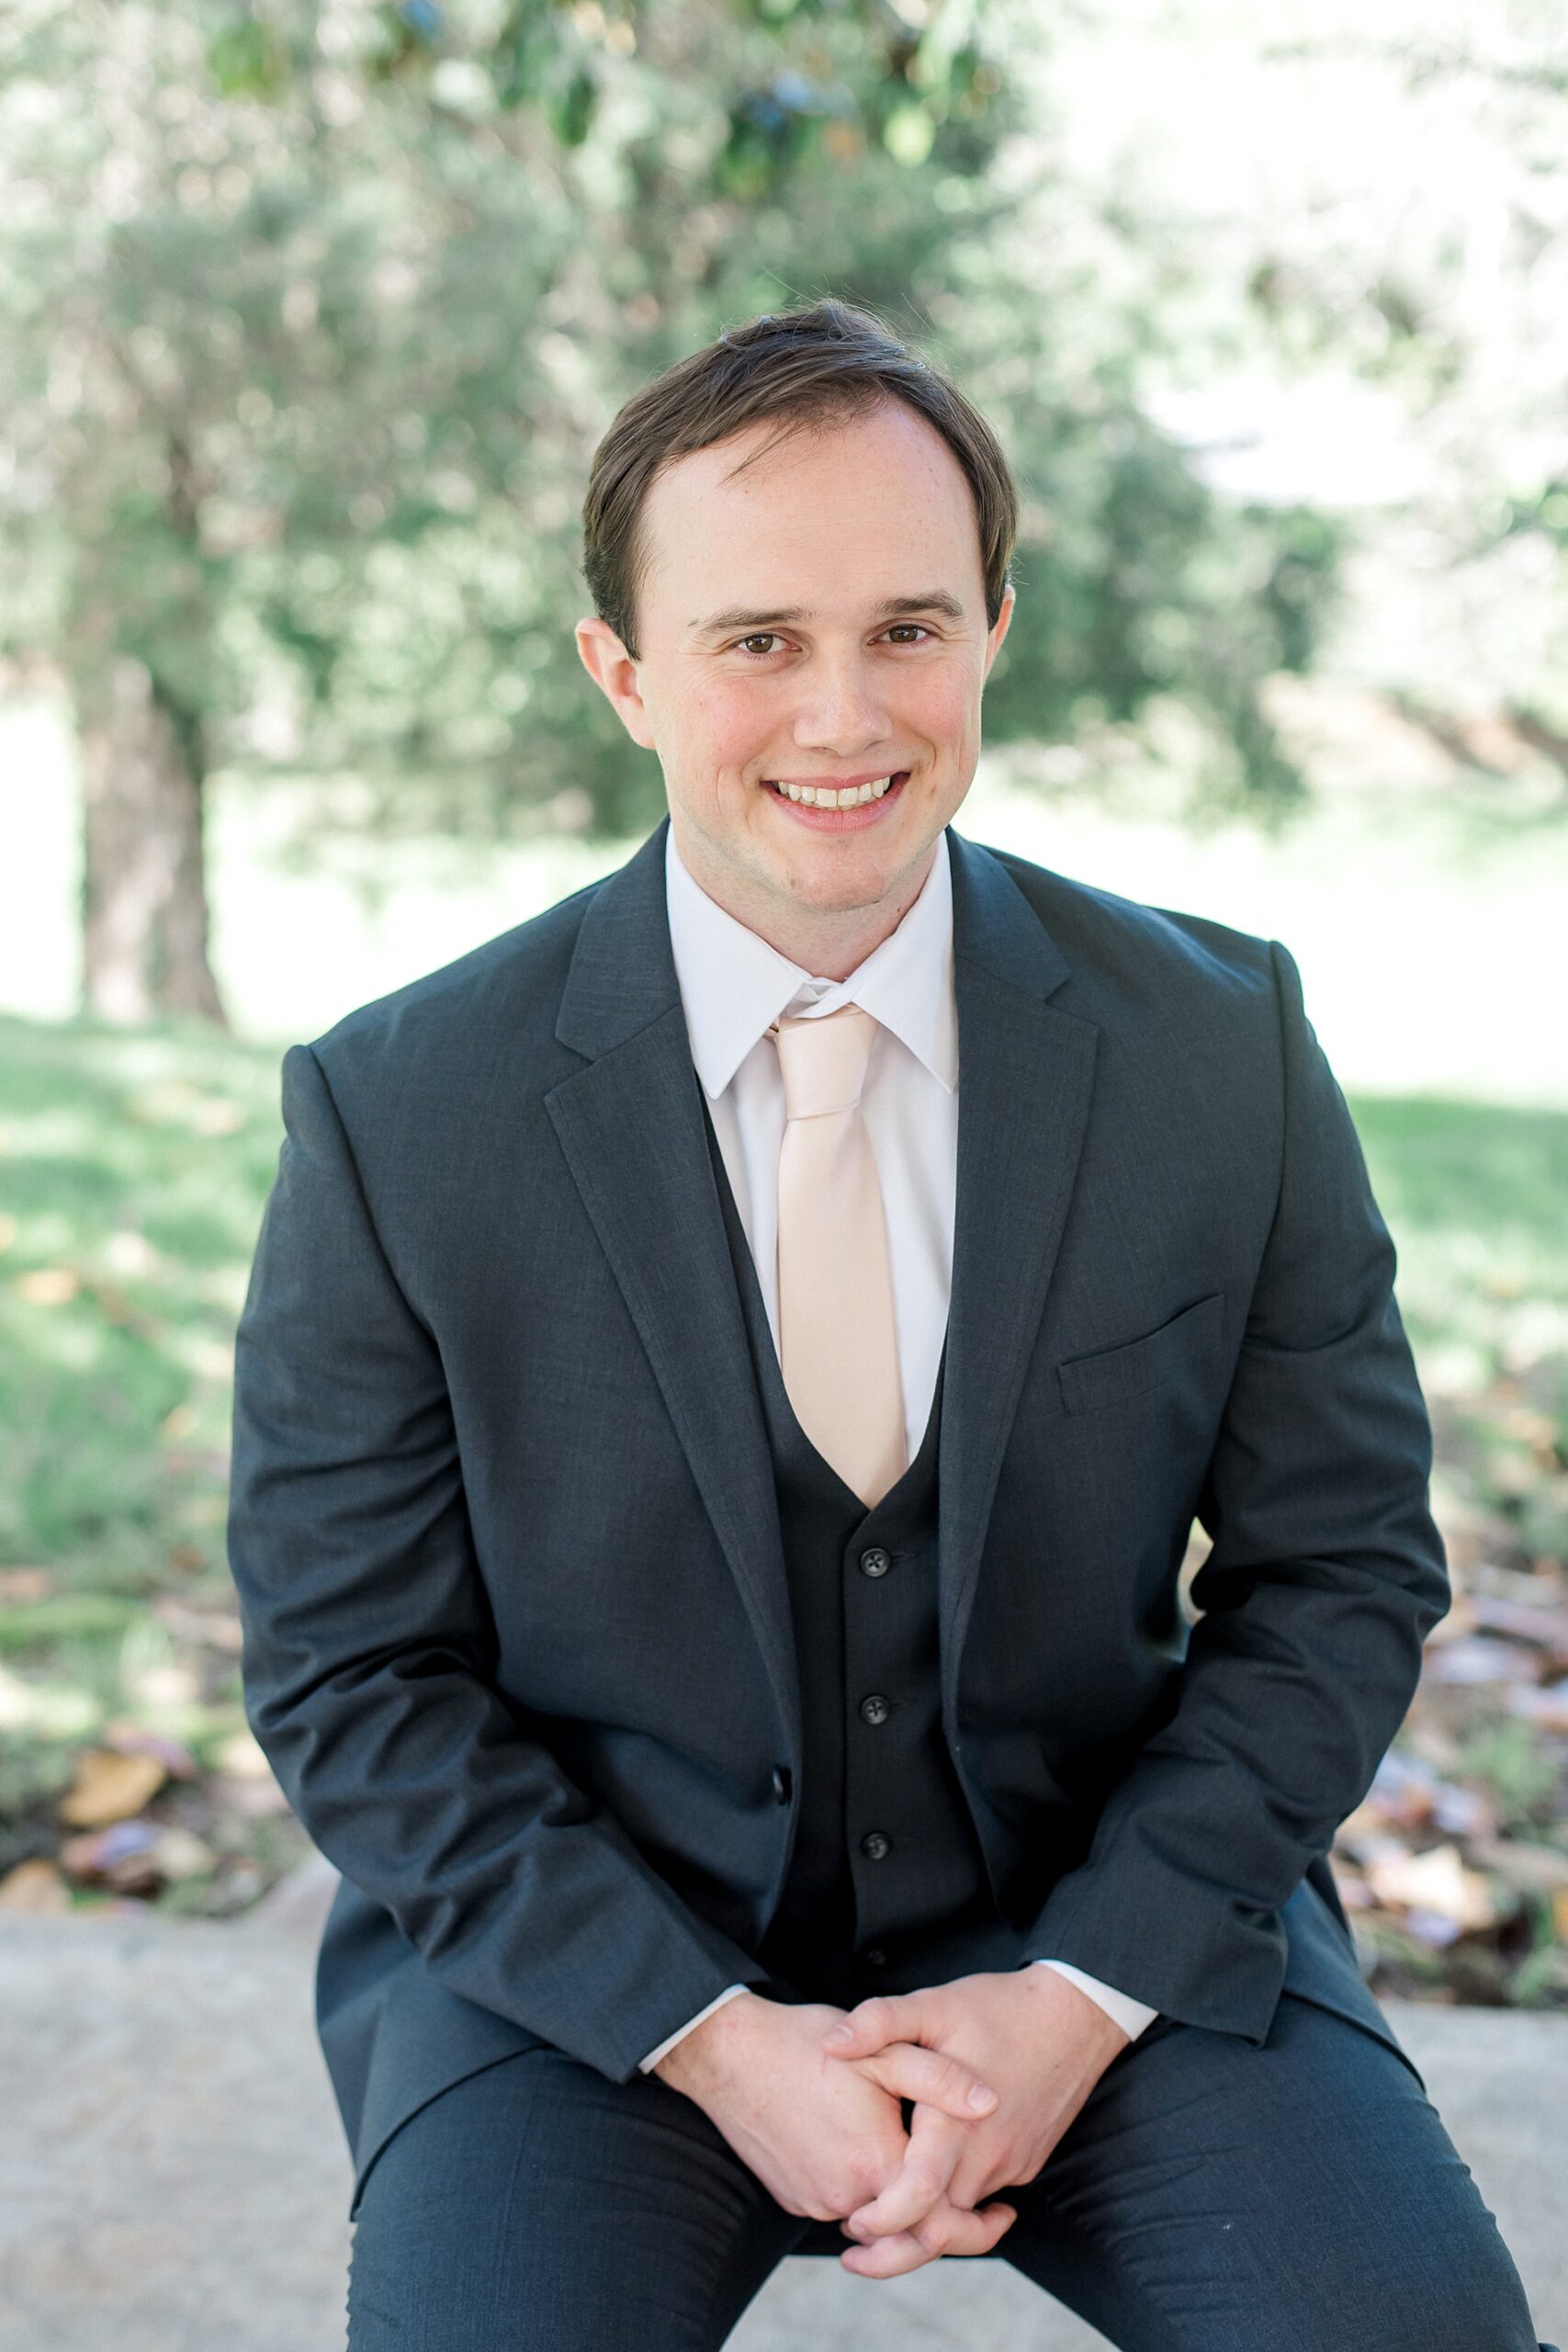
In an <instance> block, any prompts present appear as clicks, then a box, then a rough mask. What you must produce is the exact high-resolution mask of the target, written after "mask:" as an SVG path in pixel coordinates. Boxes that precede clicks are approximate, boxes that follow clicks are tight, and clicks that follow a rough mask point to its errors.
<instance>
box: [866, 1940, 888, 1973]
mask: <svg viewBox="0 0 1568 2352" xmlns="http://www.w3.org/2000/svg"><path fill="white" fill-rule="evenodd" d="M861 1958H862V1959H863V1961H864V1962H865V1964H866V1966H867V1967H868V1968H886V1965H887V1954H886V1952H885V1951H883V1949H882V1946H881V1945H880V1944H867V1946H866V1948H865V1950H864V1951H863V1952H862V1954H861Z"/></svg>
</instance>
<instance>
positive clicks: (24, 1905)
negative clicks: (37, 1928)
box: [0, 1859, 71, 1915]
mask: <svg viewBox="0 0 1568 2352" xmlns="http://www.w3.org/2000/svg"><path fill="white" fill-rule="evenodd" d="M70 1908H71V1890H70V1888H69V1887H68V1886H67V1885H66V1883H65V1881H64V1880H63V1879H62V1877H61V1875H60V1872H59V1871H58V1870H57V1869H56V1868H55V1866H54V1864H53V1863H52V1862H51V1861H48V1860H42V1859H39V1860H34V1861H30V1862H18V1863H17V1866H16V1868H15V1869H14V1870H9V1871H6V1875H5V1877H4V1878H0V1911H26V1912H32V1913H35V1914H49V1915H52V1914H54V1913H55V1912H59V1911H69V1910H70Z"/></svg>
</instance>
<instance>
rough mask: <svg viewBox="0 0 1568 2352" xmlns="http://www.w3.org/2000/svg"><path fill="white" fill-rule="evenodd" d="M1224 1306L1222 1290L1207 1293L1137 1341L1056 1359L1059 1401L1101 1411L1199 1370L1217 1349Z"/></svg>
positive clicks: (1084, 1410) (1069, 1407) (1075, 1409)
mask: <svg viewBox="0 0 1568 2352" xmlns="http://www.w3.org/2000/svg"><path fill="white" fill-rule="evenodd" d="M1223 1307H1224V1291H1218V1290H1216V1291H1211V1292H1210V1294H1209V1295H1208V1297H1207V1298H1200V1299H1195V1300H1194V1301H1193V1303H1192V1305H1191V1306H1184V1307H1183V1308H1182V1310H1181V1312H1180V1314H1179V1315H1173V1316H1172V1317H1171V1318H1170V1320H1169V1322H1168V1323H1162V1324H1160V1326H1159V1327H1158V1329H1156V1330H1153V1331H1145V1333H1144V1335H1143V1337H1142V1338H1141V1339H1137V1340H1122V1342H1121V1344H1120V1345H1119V1346H1117V1347H1114V1348H1100V1349H1099V1350H1097V1351H1096V1352H1095V1353H1094V1354H1093V1355H1089V1356H1074V1357H1073V1358H1072V1359H1071V1360H1070V1361H1069V1362H1068V1363H1059V1364H1058V1365H1057V1366H1056V1378H1057V1380H1058V1382H1059V1383H1060V1385H1061V1390H1062V1402H1063V1405H1064V1406H1065V1407H1066V1410H1067V1411H1068V1412H1069V1413H1098V1412H1102V1411H1103V1410H1104V1409H1105V1408H1106V1407H1107V1406H1108V1405H1124V1404H1126V1403H1128V1402H1129V1401H1130V1399H1132V1398H1133V1397H1144V1396H1146V1395H1147V1394H1148V1392H1149V1391H1150V1390H1151V1389H1154V1388H1162V1387H1163V1386H1164V1385H1165V1384H1166V1382H1167V1381H1168V1380H1172V1379H1174V1378H1175V1377H1176V1375H1177V1374H1178V1373H1179V1372H1182V1371H1184V1370H1188V1369H1201V1367H1202V1366H1203V1364H1204V1363H1207V1362H1208V1360H1209V1359H1210V1358H1211V1356H1212V1355H1213V1351H1215V1350H1216V1349H1217V1348H1218V1345H1219V1340H1220V1329H1221V1323H1222V1313H1221V1310H1222V1308H1223Z"/></svg>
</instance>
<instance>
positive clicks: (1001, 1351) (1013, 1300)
mask: <svg viewBox="0 0 1568 2352" xmlns="http://www.w3.org/2000/svg"><path fill="white" fill-rule="evenodd" d="M948 847H949V852H950V855H951V860H952V869H953V984H954V990H955V994H956V999H957V1012H958V1171H957V1201H956V1208H955V1215H954V1231H953V1294H952V1300H951V1304H950V1306H949V1309H948V1325H947V1373H946V1385H945V1393H944V1395H943V1399H942V1452H941V1454H940V1457H939V1462H940V1493H941V1500H940V1535H939V1576H940V1582H941V1609H942V1720H943V1723H944V1724H945V1727H946V1730H947V1735H948V1738H949V1741H950V1742H951V1743H953V1745H954V1746H956V1744H957V1740H958V1736H959V1731H958V1699H957V1691H958V1660H959V1656H960V1653H961V1651H962V1649H963V1645H964V1631H965V1628H966V1627H967V1624H968V1622H969V1611H970V1608H971V1606H972V1605H973V1601H974V1594H975V1578H976V1568H977V1567H978V1565H979V1560H980V1554H981V1548H982V1545H983V1544H984V1541H985V1535H986V1528H987V1522H988V1521H989V1518H990V1512H991V1502H992V1498H993V1497H994V1495H995V1493H996V1487H997V1478H998V1472H999V1470H1000V1468H1001V1461H1002V1454H1003V1451H1004V1449H1005V1447H1006V1445H1007V1442H1008V1438H1009V1435H1010V1431H1011V1429H1012V1424H1013V1419H1014V1417H1015V1415H1016V1413H1017V1410H1018V1400H1019V1396H1020V1392H1021V1388H1022V1385H1023V1377H1024V1374H1025V1371H1026V1370H1027V1368H1028V1362H1029V1355H1030V1351H1031V1349H1032V1345H1033V1342H1034V1338H1035V1334H1036V1333H1037V1331H1038V1329H1039V1328H1040V1320H1041V1317H1042V1314H1043V1310H1044V1305H1045V1294H1046V1290H1047V1288H1048V1286H1049V1283H1050V1281H1051V1275H1052V1272H1053V1269H1054V1268H1055V1262H1056V1257H1057V1253H1058V1251H1059V1250H1060V1248H1061V1241H1062V1233H1063V1229H1064V1227H1065V1226H1066V1216H1067V1205H1068V1203H1069V1201H1070V1200H1071V1198H1072V1191H1073V1184H1074V1181H1075V1178H1076V1176H1077V1165H1078V1160H1079V1158H1080V1156H1081V1154H1082V1150H1083V1139H1084V1132H1085V1128H1086V1126H1087V1124H1088V1120H1089V1100H1090V1095H1091V1092H1092V1089H1093V1076H1094V1059H1095V1049H1096V1046H1097V1043H1098V1039H1099V1035H1100V1033H1099V1031H1098V1029H1097V1028H1096V1027H1095V1026H1094V1024H1093V1023H1091V1022H1088V1021H1083V1020H1079V1019H1077V1018H1076V1017H1075V1016H1074V1015H1073V1014H1071V1013H1066V1012H1059V1011H1057V1010H1056V1009H1055V1007H1054V1006H1052V1005H1051V1004H1050V1003H1048V1002H1047V1001H1046V1000H1047V998H1048V997H1049V996H1050V995H1051V994H1052V993H1053V992H1054V991H1055V989H1058V988H1059V987H1060V986H1061V984H1062V982H1063V981H1064V980H1065V979H1066V978H1067V977H1068V971H1069V967H1068V965H1067V963H1066V958H1065V957H1064V956H1063V955H1062V954H1061V952H1060V950H1059V949H1058V948H1057V946H1056V945H1055V942H1054V941H1053V940H1052V938H1051V936H1050V934H1049V933H1048V932H1047V931H1046V930H1045V928H1044V926H1043V923H1042V922H1041V921H1040V918H1039V917H1038V915H1036V914H1035V912H1034V910H1033V909H1032V907H1031V906H1030V905H1029V903H1028V901H1027V900H1026V899H1025V898H1024V897H1023V894H1022V892H1021V890H1020V889H1019V888H1018V887H1017V885H1016V884H1015V883H1014V882H1013V881H1012V879H1011V877H1010V876H1009V874H1008V871H1007V868H1006V867H1005V866H1004V865H1002V863H1001V861H1000V860H999V859H998V858H997V857H995V856H994V855H993V854H991V852H990V851H989V850H987V849H985V848H983V847H981V846H980V845H979V844H977V843H976V842H968V841H965V840H964V837H963V836H962V835H961V834H959V833H955V832H954V831H953V829H952V827H951V826H950V827H949V829H948Z"/></svg>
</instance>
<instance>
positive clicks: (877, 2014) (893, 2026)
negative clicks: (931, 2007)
mask: <svg viewBox="0 0 1568 2352" xmlns="http://www.w3.org/2000/svg"><path fill="white" fill-rule="evenodd" d="M924 2019H925V2004H924V2002H923V2001H922V2000H921V1998H920V1996H919V1994H918V1993H874V1994H873V1995H872V1996H871V1997H870V1999H869V2000H865V2001H861V2002H860V2003H858V2004H857V2006H856V2007H854V2008H852V2010H851V2011H850V2012H849V2015H848V2016H847V2017H844V2018H840V2020H839V2022H838V2024H837V2025H835V2026H834V2027H833V2028H832V2030H830V2031H829V2033H828V2035H827V2036H826V2037H825V2040H824V2044H823V2046H824V2048H825V2049H827V2050H829V2051H830V2052H832V2054H833V2056H834V2057H835V2058H863V2057H864V2056H865V2055H866V2054H867V2053H868V2052H871V2051H873V2050H880V2049H881V2048H882V2046H883V2044H884V2042H887V2041H924V2040H926V2039H927V2036H926V2035H924V2034H922V2032H921V2031H920V2027H921V2025H922V2023H923V2022H924Z"/></svg>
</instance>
